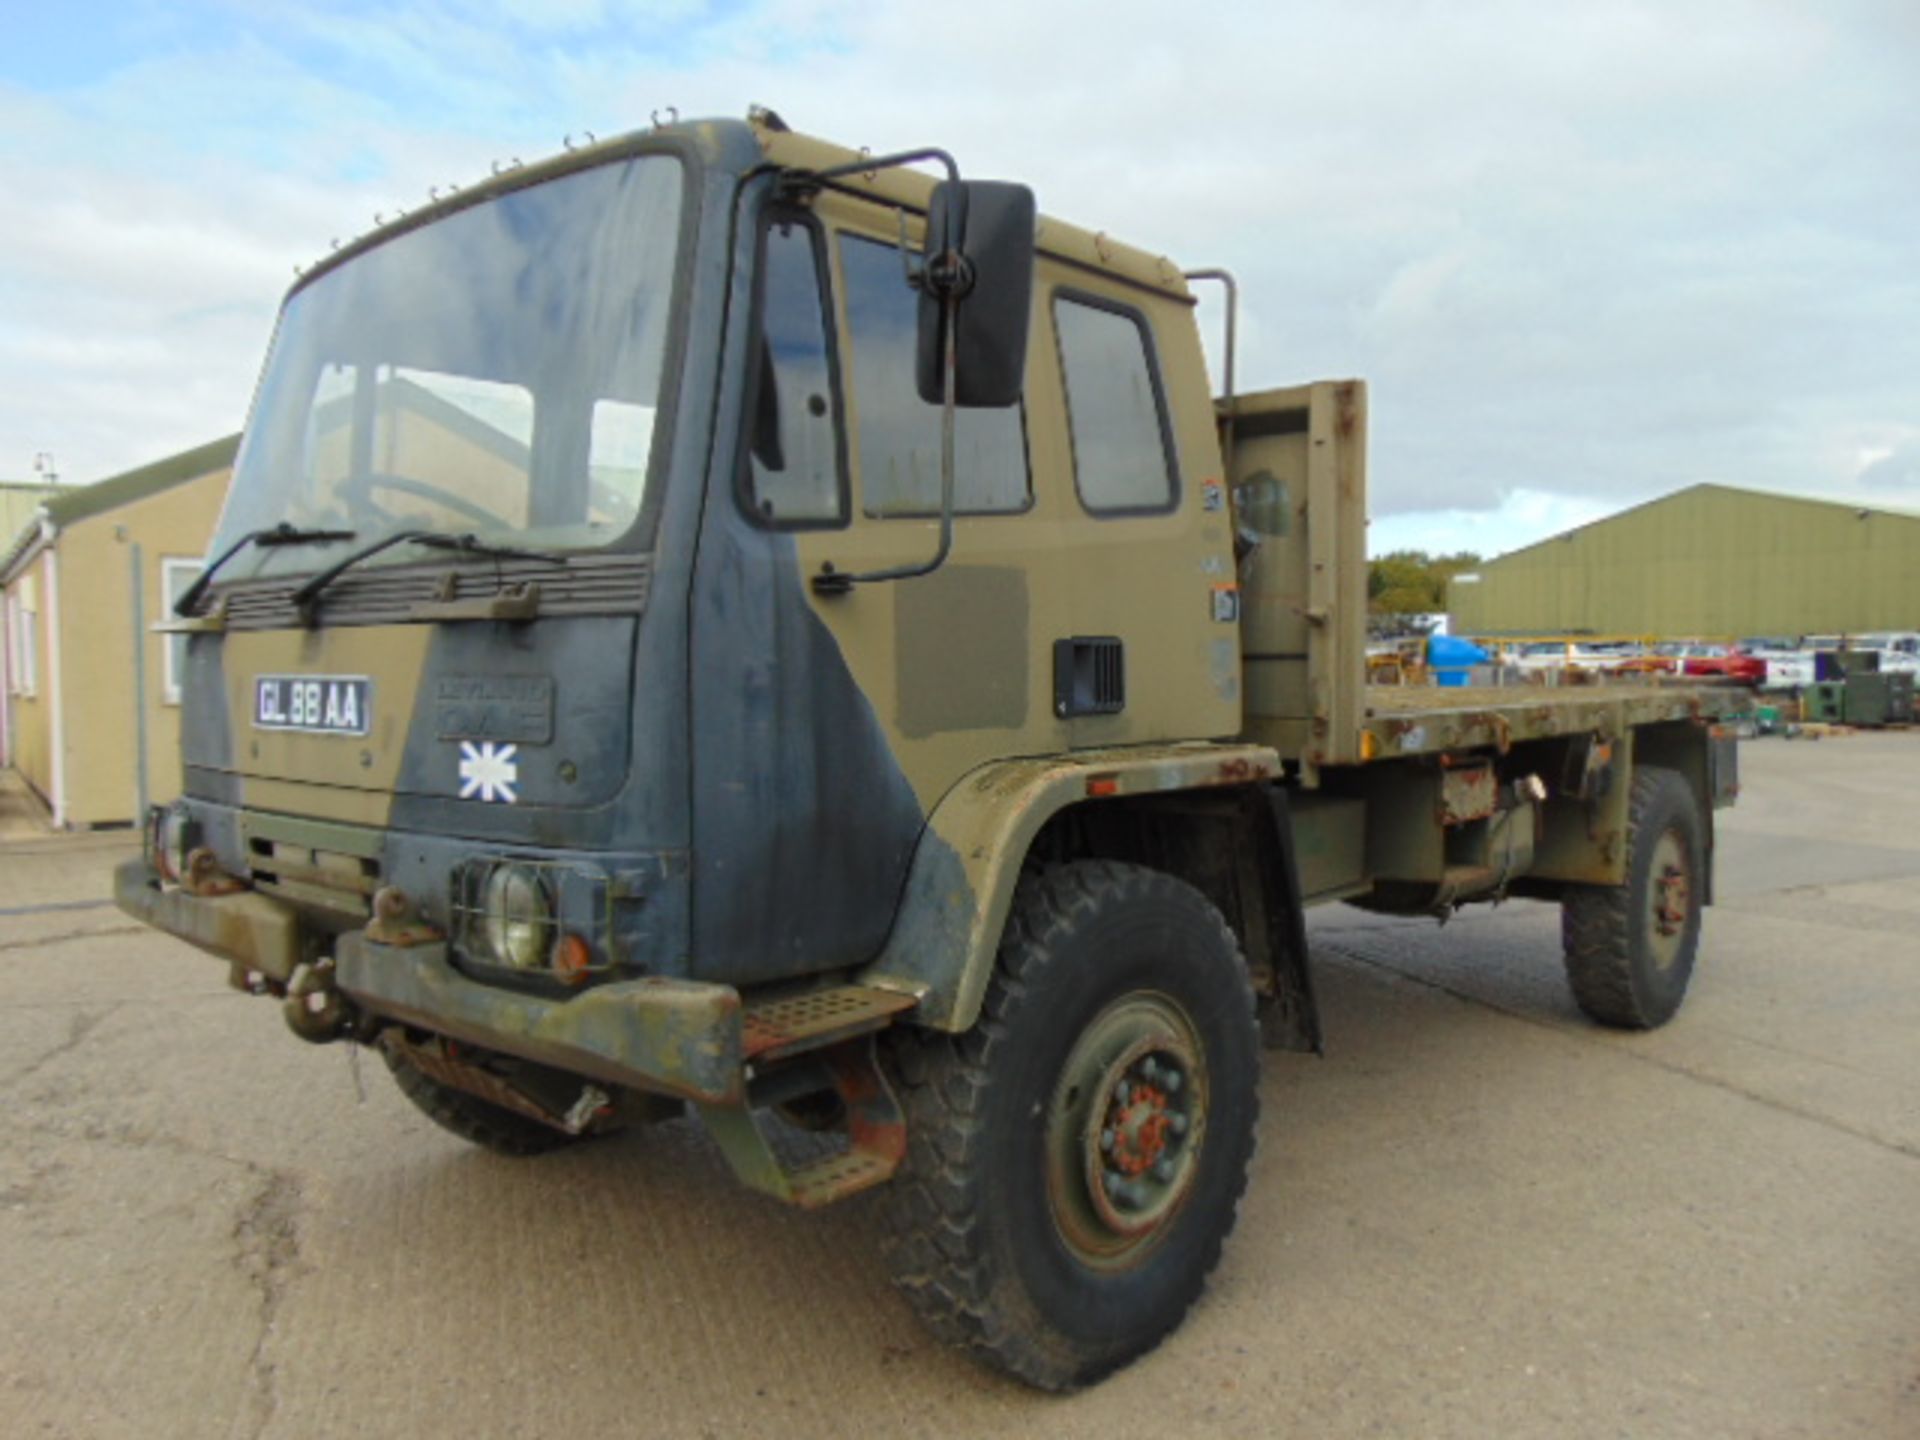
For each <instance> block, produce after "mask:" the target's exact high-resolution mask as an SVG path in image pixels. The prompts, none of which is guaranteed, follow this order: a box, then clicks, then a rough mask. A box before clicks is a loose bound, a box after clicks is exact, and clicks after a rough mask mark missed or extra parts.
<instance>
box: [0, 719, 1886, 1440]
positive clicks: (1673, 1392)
mask: <svg viewBox="0 0 1920 1440" xmlns="http://www.w3.org/2000/svg"><path fill="white" fill-rule="evenodd" d="M1743 763H1744V766H1745V772H1746V793H1745V795H1744V797H1743V799H1742V803H1741V807H1740V808H1739V809H1737V810H1735V811H1733V812H1731V813H1730V814H1728V815H1725V816H1724V817H1723V822H1722V837H1723V870H1722V888H1721V899H1722V903H1721V905H1720V906H1719V907H1718V908H1717V909H1716V910H1714V911H1713V912H1711V913H1710V915H1709V917H1708V923H1707V930H1706V940H1705V944H1704V948H1703V953H1702V959H1701V966H1700V970H1699V973H1698V975H1697V977H1696V980H1695V986H1694V993H1693V995H1692V997H1691V999H1690V1001H1689V1003H1688V1006H1687V1008H1686V1010H1685V1011H1684V1012H1683V1013H1682V1014H1681V1016H1680V1017H1679V1018H1678V1019H1677V1020H1676V1021H1675V1022H1674V1023H1673V1024H1672V1025H1670V1026H1669V1027H1668V1028H1666V1029H1665V1030H1663V1031H1660V1032H1658V1033H1655V1034H1651V1035H1620V1034H1612V1033H1606V1032H1602V1031H1599V1030H1596V1029H1594V1028H1592V1027H1590V1026H1588V1025H1587V1024H1585V1023H1584V1022H1583V1021H1582V1020H1581V1019H1580V1018H1579V1016H1578V1015H1577V1014H1576V1013H1575V1011H1574V1010H1573V1008H1572V1005H1571V1003H1570V1001H1569V1000H1568V998H1567V995H1566V993H1565V988H1564V985H1563V982H1562V979H1561V976H1560V971H1559V962H1558V943H1557V928H1556V927H1557V921H1556V914H1555V912H1554V911H1553V910H1551V909H1549V908H1547V907H1544V906H1539V905H1529V904H1526V903H1520V902H1516V903H1514V904H1512V905H1509V906H1505V907H1503V908H1500V909H1498V910H1492V911H1486V912H1482V913H1469V914H1467V915H1464V916H1462V917H1461V918H1459V919H1457V920H1456V921H1454V922H1453V923H1452V924H1450V925H1448V926H1446V927H1445V928H1444V929H1441V928H1438V927H1436V926H1434V925H1432V924H1431V923H1426V922H1410V921H1397V920H1387V919H1380V918H1375V917H1370V916H1366V915H1362V914H1360V913H1359V912H1357V911H1351V910H1346V909H1341V908H1334V909H1331V910H1327V911H1323V912H1320V913H1319V914H1318V915H1317V916H1316V922H1315V926H1314V939H1315V948H1316V952H1317V956H1318V959H1319V961H1320V965H1321V970H1320V975H1321V981H1320V983H1321V996H1322V1003H1323V1006H1324V1010H1325V1016H1326V1022H1327V1032H1328V1054H1327V1057H1326V1058H1325V1059H1324V1060H1314V1059H1310V1058H1304V1057H1296V1056H1291V1055H1273V1056H1269V1057H1268V1059H1267V1062H1266V1065H1267V1075H1266V1084H1265V1090H1264V1101H1265V1111H1264V1118H1263V1121H1262V1134H1261V1143H1260V1149H1259V1152H1258V1156H1257V1158H1256V1161H1255V1174H1254V1177H1253V1183H1252V1185H1251V1188H1250V1190H1249V1193H1248V1198H1247V1201H1246V1203H1245V1205H1244V1206H1243V1208H1242V1211H1241V1218H1240V1225H1239V1229H1238V1231H1237V1233H1236V1234H1235V1236H1234V1238H1233V1241H1232V1242H1231V1244H1230V1245H1229V1246H1228V1248H1227V1253H1226V1258H1225V1260H1224V1262H1223V1263H1222V1265H1221V1267H1220V1269H1219V1271H1218V1272H1217V1274H1216V1275H1215V1277H1214V1279H1213V1282H1212V1284H1211V1285H1210V1287H1209V1289H1208V1291H1207V1294H1206V1296H1205V1297H1204V1298H1203V1299H1202V1301H1201V1303H1200V1304H1199V1306H1198V1307H1197V1308H1196V1309H1195V1311H1194V1313H1193V1314H1192V1315H1191V1317H1190V1318H1189V1319H1188V1321H1187V1323H1186V1325H1185V1326H1184V1327H1183V1328H1182V1329H1181V1330H1180V1331H1179V1332H1178V1333H1177V1334H1176V1335H1175V1336H1174V1337H1173V1338H1172V1339H1171V1340H1169V1341H1168V1342H1167V1344H1166V1345H1164V1346H1163V1347H1162V1348H1161V1349H1160V1350H1159V1351H1157V1352H1156V1353H1154V1354H1153V1355H1150V1356H1148V1357H1147V1358H1146V1359H1144V1360H1142V1361H1141V1362H1140V1363H1138V1364H1136V1365H1135V1366H1133V1367H1132V1368H1131V1369H1129V1370H1127V1371H1125V1372H1123V1373H1121V1374H1120V1375H1118V1376H1116V1377H1114V1378H1113V1379H1111V1380H1109V1381H1108V1382H1107V1383H1106V1384H1104V1385H1101V1386H1099V1387H1098V1388H1096V1389H1094V1390H1092V1391H1090V1392H1088V1393H1085V1394H1081V1395H1077V1396H1073V1397H1069V1398H1066V1399H1056V1398H1049V1397H1045V1396H1041V1395H1037V1394H1034V1393H1032V1392H1029V1391H1027V1390H1024V1389H1022V1388H1021V1387H1020V1386H1018V1385H1016V1384H1013V1383H1010V1382H1008V1381H1005V1380H1002V1379H1000V1378H998V1377H997V1376H995V1375H992V1374H989V1373H987V1372H986V1371H984V1370H982V1369H979V1368H977V1367H976V1366H974V1365H972V1364H971V1363H969V1362H968V1361H966V1360H964V1359H962V1358H959V1357H958V1356H955V1355H953V1354H950V1353H948V1352H946V1351H944V1350H942V1349H941V1348H939V1347H938V1346H936V1345H934V1344H933V1343H931V1342H930V1341H929V1340H928V1339H927V1338H926V1336H925V1335H924V1334H923V1333H922V1332H921V1331H920V1329H919V1328H918V1326H917V1325H916V1323H915V1321H914V1319H913V1316H912V1315H911V1313H910V1312H909V1311H908V1309H907V1307H906V1305H905V1304H904V1303H903V1302H902V1301H901V1300H899V1299H897V1298H896V1297H895V1296H894V1295H893V1293H892V1292H891V1291H890V1290H889V1288H888V1286H887V1283H886V1281H885V1279H884V1277H883V1275H882V1273H881V1268H880V1265H879V1263H878V1261H877V1259H876V1258H875V1256H874V1254H873V1244H872V1232H873V1226H874V1212H873V1208H872V1199H871V1197H865V1198H862V1199H856V1200H854V1201H851V1202H848V1203H847V1204H845V1205H843V1206H840V1207H838V1208H836V1209H832V1210H828V1211H825V1212H822V1213H818V1214H812V1215H805V1214H799V1213H795V1212H790V1211H787V1210H783V1209H781V1208H779V1207H778V1206H776V1205H774V1204H772V1203H771V1202H768V1201H763V1200H761V1199H759V1198H757V1197H755V1196H753V1195H751V1194H748V1193H746V1192H744V1191H742V1190H741V1189H739V1188H738V1187H737V1186H736V1185H734V1184H733V1182H732V1181H731V1180H730V1179H729V1177H728V1175H727V1173H726V1172H725V1169H724V1167H723V1165H722V1163H721V1161H720V1160H719V1158H718V1156H717V1154H716V1153H715V1151H714V1150H713V1148H712V1147H711V1146H710V1145H709V1144H708V1143H707V1141H706V1140H705V1139H704V1138H703V1137H702V1136H701V1134H700V1133H699V1132H698V1130H696V1129H695V1128H693V1127H692V1126H690V1125H687V1124H675V1125H671V1126H667V1127H663V1128H661V1129H658V1130H655V1131H652V1132H648V1133H645V1134H640V1135H635V1136H632V1137H622V1138H619V1139H615V1140H612V1141H609V1142H606V1143H602V1144H596V1145H591V1146H586V1147H582V1148H580V1149H577V1150H573V1151H569V1152H566V1153H563V1154H559V1155H555V1156H551V1157H548V1158H546V1159H542V1160H538V1161H531V1162H515V1161H508V1160H502V1159H497V1158H494V1157H492V1156H489V1155H486V1154H482V1153H479V1152H476V1151H474V1150H471V1149H468V1148H465V1147H463V1146H462V1145H461V1144H460V1143H459V1142H458V1141H455V1140H453V1139H451V1138H450V1137H447V1136H445V1135H443V1134H441V1133H439V1132H438V1131H436V1130H435V1129H433V1128H432V1127H431V1126H430V1125H428V1123H427V1122H426V1121H425V1120H424V1119H422V1118H421V1117H419V1116H417V1115H416V1114H415V1113H413V1112H412V1111H411V1109H409V1108H408V1107H407V1105H406V1104H405V1102H403V1101H402V1100H401V1098H400V1096H399V1095H398V1093H397V1092H396V1091H395V1090H394V1088H393V1086H392V1084H391V1083H390V1081H389V1080H388V1079H387V1077H386V1075H385V1074H384V1072H383V1071H382V1069H381V1067H380V1066H378V1065H377V1064H373V1065H367V1064H363V1065H362V1066H361V1067H360V1069H359V1071H358V1072H357V1073H356V1071H355V1069H354V1068H353V1067H352V1065H351V1064H350V1063H349V1058H348V1054H347V1052H346V1050H345V1049H344V1048H343V1047H328V1048H325V1049H312V1048H309V1047H307V1046H304V1045H301V1044H299V1043H298V1042H296V1041H295V1040H293V1039H292V1037H291V1036H289V1035H288V1034H287V1032H286V1030H285V1028H284V1026H283V1025H282V1024H281V1021H280V1019H279V1017H278V1015H277V1013H276V1012H275V1009H274V1007H273V1006H271V1005H269V1004H266V1003H263V1002H260V1001H254V1000H249V999H246V998H244V997H242V996H239V995H237V994H235V993H234V992H232V991H229V990H228V989H226V988H225V985H224V976H223V973H222V971H221V969H220V967H219V966H217V965H216V964H214V963H211V962H209V961H207V960H205V959H203V958H201V957H199V956H198V955H196V954H195V953H194V952H191V951H189V950H188V949H187V948H186V947H184V946H181V945H176V944H174V943H171V942H168V941H165V940H161V939H158V938H155V937H154V936H153V935H151V934H148V933H143V932H141V931H139V930H138V929H136V928H134V927H133V926H131V925H130V924H128V923H127V922H126V921H125V920H124V919H123V918H122V917H121V916H120V915H119V914H118V913H117V912H116V911H114V910H113V909H111V908H109V907H106V906H104V905H103V904H102V903H100V899H99V897H100V896H101V895H102V893H103V891H104V887H105V886H106V883H107V873H108V869H109V867H110V864H111V862H112V861H114V860H115V859H117V858H118V857H119V856H120V855H122V854H125V853H127V843H128V842H127V839H126V837H124V836H122V837H118V838H112V837H109V838H106V839H104V840H103V839H100V838H97V837H96V838H91V839H81V840H71V839H45V838H39V839H36V838H32V836H31V834H30V833H29V832H28V831H26V830H23V829H18V828H16V829H14V830H11V831H10V832H9V833H10V837H11V838H8V839H6V840H5V841H4V842H3V843H0V1276H4V1277H5V1283H4V1285H0V1435H5V1436H9V1437H29V1436H31V1437H53V1436H87V1437H94V1436H100V1437H113V1436H137V1437H159V1436H181V1437H195V1440H201V1437H223V1436H230V1437H255V1436H267V1437H308V1436H323V1435H335V1434H339V1435H346V1434H353V1435H368V1436H400V1435H426V1434H436V1435H459V1436H463V1437H485V1436H515V1437H528V1436H546V1435H556V1436H557V1435H567V1436H601V1435H608V1436H612V1435H631V1436H652V1435H661V1436H704V1435H711V1436H729V1437H731V1436H740V1435H784V1436H838V1435H847V1434H876V1435H888V1436H906V1435H966V1436H998V1435H1026V1434H1045V1435H1049V1436H1053V1435H1063V1436H1090V1437H1092V1436H1098V1437H1101V1440H1113V1437H1125V1436H1135V1435H1139V1436H1148V1435H1151V1436H1155V1437H1165V1436H1170V1435H1185V1434H1223V1435H1255V1434H1259V1435H1269V1434H1281V1433H1284V1434H1292V1435H1301V1436H1314V1437H1337V1436H1363V1435H1381V1436H1396V1437H1397V1436H1462V1437H1476V1440H1478V1437H1488V1436H1497V1437H1529V1436H1552V1437H1585V1436H1596V1437H1598V1436H1608V1437H1613V1436H1630V1437H1636V1440H1638V1437H1661V1436H1710V1437H1732V1436H1808V1437H1823V1440H1824V1437H1835V1436H1883V1437H1908V1440H1911V1437H1916V1436H1920V947H1917V946H1916V944H1915V935H1916V931H1920V885H1917V884H1916V883H1915V882H1916V879H1917V878H1920V826H1917V825H1916V824H1915V823H1914V817H1915V815H1916V811H1917V810H1920V734H1887V735H1878V736H1875V735H1857V736H1853V737H1850V738H1845V739H1830V740H1825V741H1821V742H1818V743H1813V742H1786V741H1777V740H1775V741H1762V742H1756V743H1752V744H1749V745H1747V746H1745V747H1744V749H1743ZM23 836H25V837H26V838H22V837H23ZM362 1086H364V1090H362V1088H361V1087H362Z"/></svg>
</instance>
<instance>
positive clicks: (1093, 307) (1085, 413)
mask: <svg viewBox="0 0 1920 1440" xmlns="http://www.w3.org/2000/svg"><path fill="white" fill-rule="evenodd" d="M1053 328H1054V332H1055V333H1056V334H1057V335H1058V336H1059V338H1060V369H1061V372H1062V374H1063V375H1064V376H1065V378H1066V386H1067V423H1068V426H1069V428H1070V433H1071V434H1072V437H1073V483H1074V485H1075V487H1076V488H1077V489H1078V490H1079V492H1080V503H1081V504H1083V505H1085V506H1086V507H1087V509H1088V510H1091V511H1093V512H1094V513H1095V514H1125V513H1129V512H1132V513H1138V512H1141V511H1148V510H1167V509H1171V508H1172V506H1173V502H1174V479H1173V476H1174V471H1173V457H1172V454H1171V447H1170V446H1169V444H1168V430H1167V421H1166V410H1165V407H1164V405H1163V403H1162V401H1161V397H1160V385H1159V377H1158V376H1157V375H1156V374H1155V372H1154V368H1153V356H1152V352H1151V351H1150V350H1149V349H1148V346H1147V332H1146V326H1145V325H1144V324H1143V323H1142V321H1141V319H1140V317H1139V315H1137V314H1136V313H1134V312H1133V311H1131V310H1120V309H1114V308H1110V307H1108V306H1107V305H1105V304H1102V303H1099V302H1095V301H1092V300H1085V299H1076V298H1074V297H1072V296H1069V295H1056V296H1055V297H1054V302H1053Z"/></svg>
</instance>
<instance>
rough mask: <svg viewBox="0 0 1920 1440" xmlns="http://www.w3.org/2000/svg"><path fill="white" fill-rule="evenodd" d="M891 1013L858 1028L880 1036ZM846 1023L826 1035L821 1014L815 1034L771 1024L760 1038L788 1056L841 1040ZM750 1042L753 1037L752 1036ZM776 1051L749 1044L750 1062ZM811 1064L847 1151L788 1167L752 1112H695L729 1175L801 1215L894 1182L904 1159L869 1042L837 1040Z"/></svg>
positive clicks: (895, 1113)
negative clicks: (835, 1111) (839, 1119)
mask: <svg viewBox="0 0 1920 1440" xmlns="http://www.w3.org/2000/svg"><path fill="white" fill-rule="evenodd" d="M875 993H876V994H887V993H888V992H885V991H879V992H875ZM892 998H893V999H895V1000H899V999H906V1001H907V1004H909V1005H911V1004H912V1003H913V1001H912V1000H911V999H910V998H908V997H903V996H893V997H892ZM892 1013H894V1012H893V1011H885V1012H883V1013H879V1014H877V1015H868V1016H866V1017H865V1018H863V1019H862V1020H861V1021H860V1022H859V1023H860V1024H861V1025H862V1026H864V1028H866V1029H867V1030H874V1029H878V1028H879V1027H880V1026H882V1025H884V1024H885V1023H886V1019H887V1016H888V1015H890V1014H892ZM849 1015H850V1012H842V1013H840V1014H839V1015H838V1017H837V1018H836V1020H835V1021H834V1024H833V1025H832V1026H831V1027H829V1026H828V1025H827V1022H826V1018H825V1012H821V1013H820V1014H819V1016H818V1017H817V1023H818V1025H819V1027H820V1028H819V1029H817V1030H806V1031H803V1032H796V1031H795V1030H792V1029H787V1028H777V1027H774V1026H773V1025H772V1023H771V1021H770V1022H769V1028H768V1029H767V1030H766V1031H765V1032H763V1033H766V1034H773V1033H778V1034H779V1035H780V1036H781V1037H782V1041H781V1045H780V1046H779V1047H778V1053H780V1054H793V1053H796V1052H797V1051H799V1050H807V1049H813V1048H817V1047H816V1046H815V1045H814V1044H809V1043H805V1042H808V1041H812V1040H815V1039H816V1038H817V1037H818V1036H819V1035H822V1034H827V1035H834V1036H840V1035H844V1033H845V1030H844V1027H845V1026H846V1025H848V1024H851V1023H853V1022H852V1021H851V1019H850V1018H849ZM774 1018H776V1019H779V1018H784V1019H786V1020H793V1019H794V1018H795V1017H794V1016H793V1015H791V1014H788V1015H785V1016H784V1017H774ZM748 1034H749V1036H751V1035H752V1034H753V1031H752V1030H751V1028H750V1029H749V1031H748ZM819 1043H820V1044H825V1043H827V1042H825V1041H821V1042H819ZM774 1051H775V1047H772V1046H769V1047H766V1048H762V1049H761V1050H759V1051H757V1052H756V1051H755V1050H754V1049H753V1043H752V1040H751V1039H749V1041H748V1050H747V1053H748V1055H749V1056H753V1055H755V1054H758V1055H759V1056H761V1057H765V1056H767V1055H769V1054H771V1053H774ZM809 1063H817V1064H819V1065H820V1066H821V1067H822V1068H823V1069H824V1071H825V1072H826V1074H827V1075H828V1077H829V1078H830V1079H831V1081H832V1084H833V1089H834V1091H835V1093H837V1094H838V1095H839V1097H840V1100H841V1103H842V1104H843V1105H845V1106H846V1115H847V1118H846V1130H847V1146H846V1149H844V1150H840V1151H837V1152H835V1153H833V1154H829V1155H821V1156H818V1157H816V1158H813V1159H810V1160H807V1161H805V1162H803V1163H801V1164H798V1165H793V1166H789V1165H787V1164H786V1162H784V1161H783V1160H782V1159H781V1158H780V1156H779V1154H778V1153H777V1152H776V1151H775V1149H774V1147H773V1145H772V1144H771V1143H770V1142H769V1141H768V1138H767V1135H766V1132H765V1131H763V1130H762V1129H761V1128H760V1121H759V1120H758V1118H757V1117H756V1116H755V1114H754V1111H753V1110H752V1108H751V1107H749V1106H747V1105H744V1104H742V1105H701V1106H700V1107H699V1109H700V1120H701V1123H702V1124H704V1125H705V1126H706V1127H707V1133H708V1134H710V1135H711V1136H713V1138H714V1142H715V1143H716V1144H718V1145H719V1147H720V1150H721V1153H722V1154H724V1155H725V1156H726V1157H727V1162H728V1163H729V1164H730V1165H732V1166H733V1169H734V1173H735V1174H736V1175H738V1176H739V1177H740V1179H741V1180H742V1181H743V1182H744V1183H746V1184H747V1185H750V1186H752V1187H753V1188H754V1189H756V1190H759V1191H761V1192H763V1193H765V1194H768V1195H771V1196H773V1197H774V1198H775V1199H776V1200H784V1201H786V1202H787V1203H788V1204H790V1205H798V1206H799V1207H800V1208H802V1209H803V1210H813V1209H817V1208H818V1207H820V1206H822V1205H826V1204H830V1203H831V1202H833V1201H835V1200H840V1199H844V1198H845V1197H846V1196H848V1195H853V1194H856V1193H858V1192H859V1191H861V1190H866V1189H870V1188H871V1187H873V1186H875V1185H879V1184H882V1183H883V1182H885V1181H887V1180H890V1179H892V1178H893V1174H894V1172H895V1171H896V1170H898V1169H899V1168H900V1162H901V1161H902V1160H903V1159H905V1158H906V1153H907V1120H906V1116H905V1114H903V1113H902V1111H901V1109H900V1103H899V1101H898V1100H897V1099H896V1098H895V1097H894V1094H893V1088H892V1087H891V1086H890V1085H888V1083H887V1077H886V1075H885V1074H884V1073H883V1072H882V1071H881V1068H880V1061H879V1055H878V1052H877V1049H876V1046H875V1043H874V1037H873V1036H872V1035H871V1034H855V1035H854V1036H853V1038H851V1039H845V1038H839V1039H837V1040H835V1041H834V1043H833V1044H832V1048H830V1049H826V1050H824V1051H823V1052H822V1053H821V1054H820V1055H819V1056H818V1057H817V1059H816V1060H814V1061H810V1062H809Z"/></svg>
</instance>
